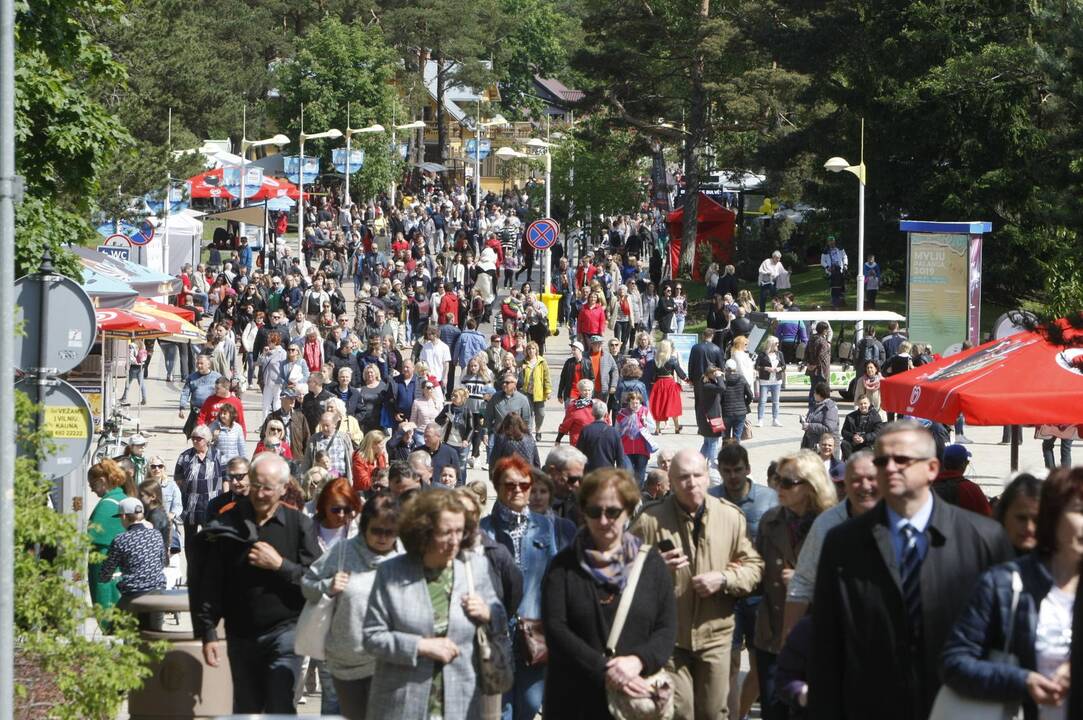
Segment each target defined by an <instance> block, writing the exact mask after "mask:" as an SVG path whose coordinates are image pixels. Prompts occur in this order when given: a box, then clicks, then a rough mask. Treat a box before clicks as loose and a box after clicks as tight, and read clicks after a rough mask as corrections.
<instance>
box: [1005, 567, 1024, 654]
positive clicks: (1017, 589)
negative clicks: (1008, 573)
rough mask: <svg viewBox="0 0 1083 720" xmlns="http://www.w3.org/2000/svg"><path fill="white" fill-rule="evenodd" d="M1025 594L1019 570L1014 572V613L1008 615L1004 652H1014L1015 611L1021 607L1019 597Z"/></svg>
mask: <svg viewBox="0 0 1083 720" xmlns="http://www.w3.org/2000/svg"><path fill="white" fill-rule="evenodd" d="M1022 593H1023V578H1021V577H1020V576H1019V571H1018V570H1012V611H1011V613H1010V614H1009V615H1008V632H1007V634H1006V635H1005V638H1004V652H1006V653H1010V652H1011V651H1012V650H1011V648H1012V636H1013V635H1015V611H1016V609H1017V608H1018V607H1019V596H1020V595H1021V594H1022Z"/></svg>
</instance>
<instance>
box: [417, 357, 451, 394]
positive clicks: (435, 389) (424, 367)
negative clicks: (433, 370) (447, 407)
mask: <svg viewBox="0 0 1083 720" xmlns="http://www.w3.org/2000/svg"><path fill="white" fill-rule="evenodd" d="M414 375H415V376H416V377H417V378H418V379H419V380H420V381H421V382H422V384H424V382H425V381H426V380H428V381H429V382H430V383H432V396H433V399H434V400H435V401H436V402H437V403H438V404H440V405H443V404H444V385H443V383H441V382H440V379H439V378H438V377H436V376H435V375H430V374H429V365H428V363H426V362H424V361H422V360H419V361H418V362H416V363H414Z"/></svg>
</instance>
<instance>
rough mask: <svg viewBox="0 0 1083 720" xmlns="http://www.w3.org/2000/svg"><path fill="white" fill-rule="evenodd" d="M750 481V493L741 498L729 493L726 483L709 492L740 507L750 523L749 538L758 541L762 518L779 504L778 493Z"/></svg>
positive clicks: (712, 488) (746, 520) (714, 487)
mask: <svg viewBox="0 0 1083 720" xmlns="http://www.w3.org/2000/svg"><path fill="white" fill-rule="evenodd" d="M748 482H749V485H750V487H749V488H748V494H747V495H745V496H744V498H742V499H741V500H734V499H733V498H731V497H730V496H729V495H727V494H726V486H725V485H715V486H713V487H711V488H710V489H709V490H708V491H707V493H708V494H709V495H713V496H715V497H716V498H718V499H719V500H728V501H729V502H731V503H733V504H734V505H736V506H737V507H739V508H740V509H741V512H743V513H744V515H745V522H746V523H748V539H749V540H751V541H752V542H756V536H757V534H758V533H759V529H760V518H762V517H763V514H764V513H766V512H767V511H768V510H770V509H771V508H773V507H775V506H776V505H778V493H777V492H775V491H774V490H772V489H771V488H769V487H767V486H766V485H761V484H759V483H756V482H753V481H752V480H751V479H750V480H748Z"/></svg>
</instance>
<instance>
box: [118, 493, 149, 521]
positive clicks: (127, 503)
mask: <svg viewBox="0 0 1083 720" xmlns="http://www.w3.org/2000/svg"><path fill="white" fill-rule="evenodd" d="M141 512H143V503H141V502H140V501H139V498H132V497H126V498H124V499H123V500H121V501H120V502H118V503H117V513H116V515H114V516H113V517H121V516H123V515H135V514H136V513H141Z"/></svg>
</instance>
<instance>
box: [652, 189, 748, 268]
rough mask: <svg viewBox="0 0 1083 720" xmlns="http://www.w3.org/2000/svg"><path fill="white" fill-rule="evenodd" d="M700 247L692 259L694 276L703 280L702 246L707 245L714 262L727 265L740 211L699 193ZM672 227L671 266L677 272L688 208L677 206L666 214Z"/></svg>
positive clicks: (697, 235)
mask: <svg viewBox="0 0 1083 720" xmlns="http://www.w3.org/2000/svg"><path fill="white" fill-rule="evenodd" d="M696 220H697V224H696V249H697V252H696V254H695V255H694V256H693V260H692V277H693V278H694V279H696V280H702V279H703V275H704V273H705V272H706V270H707V268H706V267H700V257H699V246H700V245H703V244H707V245H708V246H709V247H710V249H711V257H712V259H713V260H714V262H717V263H721V264H723V265H725V264H726V263H728V262H729V261H730V259H731V258H732V257H733V232H734V227H735V226H736V225H737V213H735V212H733V211H732V210H729V209H727V208H725V207H722V206H721V205H719V204H718V202H716V201H715V200H713V199H712V198H711V197H710V196H708V195H705V194H703V193H700V194H699V206H698V208H697V212H696ZM666 224H667V225H668V226H669V239H670V244H669V256H670V267H671V268H673V269H674V271H676V269H677V268H678V267H680V264H681V237H682V229H683V228H684V208H683V207H681V208H677V209H676V210H674V211H673V212H671V213H670V214H669V215H667V216H666Z"/></svg>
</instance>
